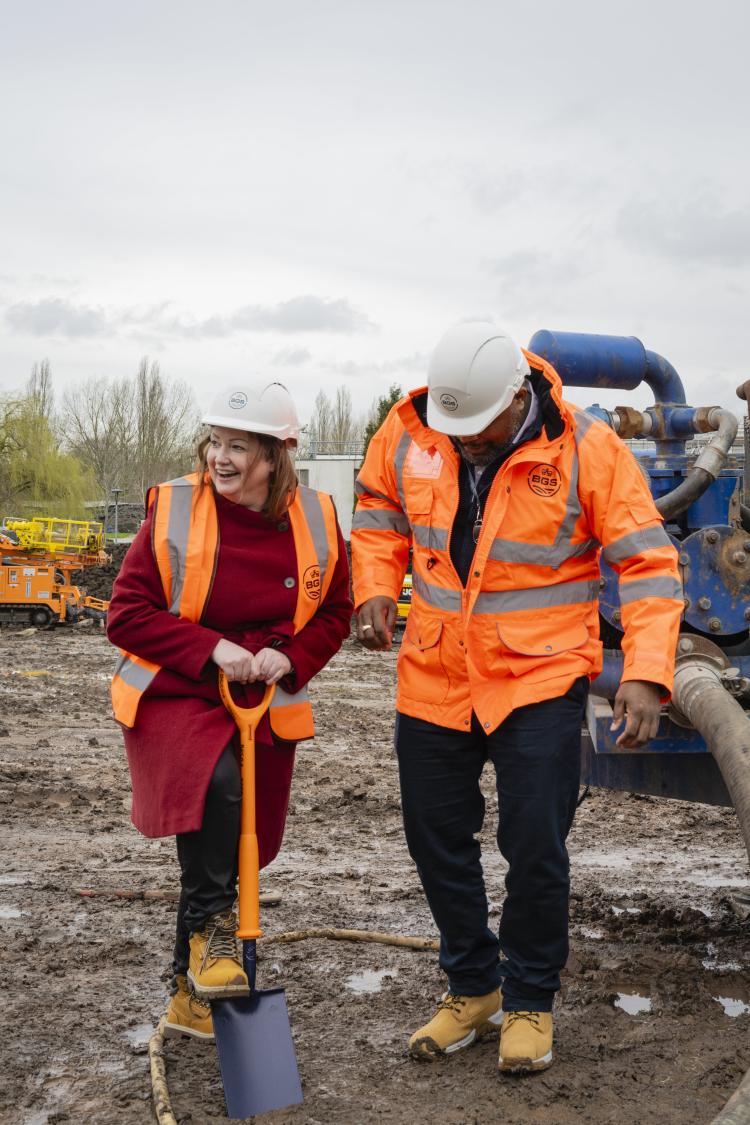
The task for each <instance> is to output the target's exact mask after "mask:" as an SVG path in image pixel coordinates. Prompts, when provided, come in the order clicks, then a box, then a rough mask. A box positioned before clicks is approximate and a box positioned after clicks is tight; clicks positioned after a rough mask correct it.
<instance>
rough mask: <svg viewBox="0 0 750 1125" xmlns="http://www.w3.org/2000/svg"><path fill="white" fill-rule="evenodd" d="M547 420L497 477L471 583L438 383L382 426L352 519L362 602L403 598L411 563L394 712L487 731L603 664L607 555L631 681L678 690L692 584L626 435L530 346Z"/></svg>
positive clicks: (454, 456) (455, 460) (401, 405)
mask: <svg viewBox="0 0 750 1125" xmlns="http://www.w3.org/2000/svg"><path fill="white" fill-rule="evenodd" d="M525 354H526V358H527V359H528V361H529V364H530V366H531V369H532V371H531V383H532V386H533V387H534V391H535V393H536V394H537V396H538V398H539V403H540V408H541V411H542V421H543V427H542V431H541V433H540V435H539V436H538V437H537V438H531V439H529V440H528V441H527V442H525V443H523V442H521V443H520V444H519V445H518V446H517V448H516V449H514V451H513V452H512V453H511V454H510V456H509V457H508V458H507V460H506V461H505V462H504V463H503V464H502V465H501V467H500V469H499V470H498V472H497V475H496V476H495V479H494V480H493V482H492V485H491V488H490V491H489V494H488V496H487V501H486V506H485V511H484V519H483V523H482V527H481V532H480V535H479V539H478V542H477V545H476V549H475V553H474V558H473V561H472V565H471V568H470V571H469V577H468V579H467V584H466V588H465V589H464V588H463V587H462V585H461V581H460V579H459V577H458V575H457V573H456V571H455V569H454V567H453V563H452V561H451V556H450V550H449V547H450V536H451V529H452V527H453V521H454V519H455V516H456V511H457V508H458V501H459V484H458V481H459V476H458V473H459V463H460V458H459V454H458V452H457V451H456V449H455V447H454V445H453V442H452V441H451V439H450V438H449V437H448V436H446V435H445V434H440V433H437V432H436V431H435V430H431V429H429V428H428V426H427V424H426V420H425V413H424V407H425V401H426V389H425V388H421V389H420V390H416V391H413V392H411V394H410V395H409V396H408V397H406V398H404V399H402V400H401V401H400V402H398V403H397V404H396V405H395V406H394V407H393V409H392V410H391V412H390V413H389V415H388V417H387V418H386V420H385V422H384V423H383V425H382V426H381V428H380V429H379V430H378V432H377V433H376V434H375V436H374V437H373V439H372V441H371V443H370V446H369V449H368V452H367V457H366V459H365V462H364V465H363V466H362V469H361V470H360V474H359V477H358V480H357V485H356V490H357V494H358V498H359V499H358V504H357V510H356V514H355V517H354V522H353V525H352V536H351V544H352V572H353V585H354V600H355V605H357V606H360V605H362V603H363V602H365V601H367V600H368V599H369V598H372V597H376V596H385V597H388V598H393V599H397V598H398V595H399V593H400V590H401V587H402V582H403V578H404V574H405V572H406V568H407V564H408V559H409V548H410V547H411V548H412V550H413V559H412V602H411V610H410V612H409V617H408V621H407V626H406V632H405V635H404V639H403V643H402V645H401V650H400V652H399V662H398V672H399V675H398V695H397V708H398V710H399V711H401V712H403V713H404V714H406V715H411V716H414V717H416V718H420V719H424V720H426V721H428V722H431V723H436V724H438V725H440V726H444V727H449V728H451V729H453V730H465V729H467V728H468V727H469V726H470V724H471V716H472V711H473V712H474V713H475V714H476V715H477V718H478V719H479V721H480V722H481V723H482V726H483V727H484V728H485V729H486V730H487V731H492V730H494V729H495V728H496V727H497V726H498V725H499V724H500V723H501V722H502V721H503V720H504V719H505V718H506V717H507V715H509V714H510V712H511V711H512V710H514V709H515V708H517V707H521V706H524V705H526V704H529V703H534V702H539V701H541V700H544V699H551V698H554V697H556V696H559V695H562V694H564V693H565V692H566V691H567V690H568V688H569V687H570V686H571V685H572V684H573V683H574V681H575V680H576V679H577V678H578V677H579V676H588V677H589V678H590V679H593V678H594V677H595V676H596V675H597V674H598V673H599V671H601V666H602V655H601V653H602V645H601V643H600V641H599V622H598V592H599V578H600V573H599V553H600V549H602V548H603V551H604V557H605V558H606V560H607V562H608V563H609V564H610V566H612V567H613V568H614V570H615V571H616V572H617V573H618V576H619V591H620V601H621V607H622V608H621V612H622V625H623V627H624V637H623V642H622V648H623V653H624V658H625V659H624V673H623V680H647V681H651V682H653V683H656V684H659V685H661V686H662V687H663V689H664V691H665V693H666V696H668V693H669V692H670V691H671V686H672V677H673V670H674V654H675V647H676V643H677V633H678V629H679V622H680V616H681V614H682V612H683V600H682V588H681V584H680V579H679V574H678V570H677V552H676V550H675V548H674V546H673V545H672V543H671V541H670V539H669V537H668V536H667V534H666V532H665V531H664V529H663V527H662V520H661V516H660V515H659V513H658V511H657V510H656V507H655V505H654V502H653V500H652V498H651V494H650V492H649V490H648V485H647V484H646V482H645V480H644V478H643V475H642V473H641V471H640V469H639V467H638V465H637V463H636V461H635V458H634V457H633V456H632V454H631V453H630V451H629V450H628V449H627V447H626V446H625V445H624V444H623V442H622V441H621V440H620V439H619V438H618V437H617V436H616V435H615V434H614V433H613V432H612V430H610V429H609V427H608V426H606V425H605V424H604V423H603V422H600V421H598V420H596V419H595V418H593V417H592V416H591V415H590V414H587V413H586V412H585V411H583V410H580V409H579V408H577V407H575V406H572V405H571V404H569V403H567V402H564V401H563V399H562V395H561V390H562V385H561V382H560V379H559V376H558V375H557V373H556V372H555V371H554V369H553V368H552V367H551V366H550V365H549V364H548V363H546V362H545V361H544V360H542V359H541V358H540V357H539V356H536V355H533V354H531V353H528V352H527V353H525Z"/></svg>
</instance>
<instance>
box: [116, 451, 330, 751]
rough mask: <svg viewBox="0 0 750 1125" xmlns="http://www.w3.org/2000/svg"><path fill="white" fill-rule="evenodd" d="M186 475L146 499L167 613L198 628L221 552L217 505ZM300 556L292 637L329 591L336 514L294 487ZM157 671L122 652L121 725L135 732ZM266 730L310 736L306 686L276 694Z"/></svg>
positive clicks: (310, 492)
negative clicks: (142, 703) (141, 703)
mask: <svg viewBox="0 0 750 1125" xmlns="http://www.w3.org/2000/svg"><path fill="white" fill-rule="evenodd" d="M199 482H200V476H199V474H198V473H190V474H188V475H187V476H184V477H180V478H178V479H177V480H172V481H168V482H167V483H166V484H160V485H157V486H156V488H154V489H151V491H150V493H149V506H151V504H153V505H154V509H155V510H154V518H153V526H152V544H153V551H154V557H155V559H156V564H157V566H158V568H159V574H160V576H161V581H162V586H163V588H164V597H165V599H166V604H167V607H168V609H169V612H170V613H173V614H174V615H175V616H176V617H182V618H185V619H187V620H188V621H193V622H198V621H200V619H201V615H202V613H203V610H204V608H205V606H206V603H207V602H208V597H209V594H210V593H211V587H212V585H213V579H214V574H215V571H216V560H217V557H218V550H219V522H218V517H217V513H216V501H215V500H214V494H213V490H212V489H211V488H210V487H205V488H203V489H199V488H198V484H199ZM288 516H289V522H290V524H291V528H292V534H293V536H294V546H295V549H296V552H297V571H298V581H297V607H296V610H295V614H294V621H293V624H294V632H295V633H298V632H299V631H300V629H302V628H303V627H304V626H305V625H306V624H307V623H308V621H310V619H311V618H312V617H313V615H314V614H315V612H316V610H317V609H318V607H319V606H320V605H321V603H322V602H323V600H324V599H325V596H326V594H327V592H328V588H329V586H330V584H331V578H332V576H333V572H334V569H335V567H336V562H337V560H338V553H339V552H338V532H337V526H336V512H335V509H334V506H333V501H332V500H331V497H330V496H327V495H326V494H325V493H324V492H317V491H315V489H312V488H306V487H305V486H304V485H299V486H298V487H297V490H296V492H295V495H294V499H293V501H292V503H291V504H290V505H289V509H288ZM159 671H160V666H159V665H158V664H154V663H152V662H151V661H149V660H143V659H142V658H141V657H140V656H136V655H134V654H133V653H131V652H125V651H122V652H121V655H120V657H119V659H118V661H117V665H116V667H115V672H114V676H113V679H112V706H113V710H114V714H115V718H116V719H117V721H118V722H120V723H122V724H123V726H126V727H133V726H135V721H136V715H137V712H138V703H139V701H140V698H141V696H142V695H143V693H144V691H145V690H146V689H147V688H148V686H149V685H150V684H151V683H152V681H153V679H154V677H155V676H156V675H157V673H158V672H159ZM270 721H271V727H272V729H273V731H274V733H275V734H277V735H278V736H279V738H283V739H286V740H288V741H290V742H298V741H300V740H302V739H305V738H312V737H313V734H314V733H315V727H314V723H313V713H312V707H311V705H310V700H309V697H308V692H307V687H306V686H305V687H304V688H302V689H301V690H300V691H298V692H296V693H295V694H294V695H292V694H290V693H289V692H286V691H284V690H283V689H282V688H280V687H278V686H277V688H276V693H275V695H274V698H273V702H272V704H271V710H270Z"/></svg>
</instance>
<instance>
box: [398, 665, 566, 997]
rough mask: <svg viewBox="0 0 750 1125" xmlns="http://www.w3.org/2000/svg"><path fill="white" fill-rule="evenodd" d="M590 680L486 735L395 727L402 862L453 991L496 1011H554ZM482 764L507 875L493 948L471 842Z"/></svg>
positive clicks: (479, 817) (404, 720)
mask: <svg viewBox="0 0 750 1125" xmlns="http://www.w3.org/2000/svg"><path fill="white" fill-rule="evenodd" d="M587 693H588V680H587V679H586V678H585V677H582V678H581V679H579V680H577V681H576V682H575V683H574V684H573V686H572V687H571V688H570V690H569V691H568V692H567V693H566V694H565V695H563V696H560V697H558V698H555V699H548V700H545V701H544V702H542V703H532V704H529V705H528V706H526V707H519V708H517V710H515V711H513V712H511V714H510V715H509V716H508V718H507V719H506V720H505V721H504V722H503V723H501V725H500V726H499V727H498V728H497V729H496V730H494V731H492V733H490V734H487V733H486V732H485V731H484V730H483V728H482V726H481V725H480V723H479V721H478V720H477V719H476V717H474V720H473V722H472V727H471V729H470V730H469V731H455V730H449V729H448V728H446V727H441V726H436V725H435V724H434V723H427V722H424V721H423V720H421V719H415V718H412V717H411V716H409V715H403V714H399V715H398V718H397V722H396V753H397V755H398V763H399V773H400V778H401V800H402V806H403V816H404V828H405V831H406V841H407V845H408V847H409V853H410V855H411V857H412V859H413V860H414V862H415V863H416V865H417V870H418V872H419V877H420V879H421V880H422V886H423V887H424V891H425V895H426V896H427V901H428V903H429V906H430V909H431V911H432V915H433V917H434V919H435V922H436V923H437V926H438V929H439V931H440V965H441V967H442V969H443V970H444V971H445V973H446V974H447V976H448V982H449V987H450V991H451V992H453V993H455V994H457V995H461V996H483V995H485V994H486V993H488V992H491V991H492V990H493V989H494V988H497V987H498V985H500V984H502V988H503V1007H504V1009H505V1011H526V1010H531V1011H538V1012H547V1011H551V1009H552V1002H553V1000H554V996H555V992H556V991H557V990H558V989H559V987H560V971H561V969H562V968H563V967H564V965H565V962H566V960H567V957H568V898H569V890H570V876H569V863H568V853H567V849H566V847H565V840H566V838H567V835H568V832H569V831H570V826H571V824H572V823H573V816H574V814H575V809H576V803H577V799H578V786H579V780H580V762H581V723H582V720H583V713H584V707H585V703H586V696H587ZM487 759H489V760H490V761H491V762H492V765H493V766H494V769H495V776H496V779H497V794H498V803H499V824H498V832H497V843H498V847H499V848H500V851H501V853H502V854H503V856H504V857H505V859H506V860H507V862H508V864H509V870H508V874H507V876H506V879H505V887H506V898H505V903H504V906H503V910H502V916H501V920H500V932H499V939H498V937H497V936H496V935H495V934H494V933H493V932H492V930H490V928H489V926H488V909H487V895H486V892H485V885H484V876H483V873H482V865H481V859H480V853H481V849H480V846H479V841H478V840H477V838H476V835H477V833H478V832H479V831H480V829H481V827H482V823H483V820H484V804H485V802H484V798H483V796H482V793H481V791H480V788H479V778H480V775H481V773H482V769H483V767H484V765H485V762H486V761H487Z"/></svg>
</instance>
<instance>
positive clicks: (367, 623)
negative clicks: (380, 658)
mask: <svg viewBox="0 0 750 1125" xmlns="http://www.w3.org/2000/svg"><path fill="white" fill-rule="evenodd" d="M395 623H396V603H395V601H394V600H393V598H385V597H382V596H379V597H377V598H369V599H368V600H367V601H366V602H362V605H361V606H360V607H359V610H358V611H357V636H358V638H359V639H360V641H361V642H362V644H363V645H364V646H365V648H371V649H372V650H373V651H374V652H382V651H383V650H384V649H389V648H390V647H391V639H392V637H393V626H394V625H395Z"/></svg>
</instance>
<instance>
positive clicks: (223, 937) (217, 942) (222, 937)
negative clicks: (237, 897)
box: [203, 914, 237, 966]
mask: <svg viewBox="0 0 750 1125" xmlns="http://www.w3.org/2000/svg"><path fill="white" fill-rule="evenodd" d="M206 930H207V936H206V947H205V950H204V952H203V965H204V966H205V964H206V962H207V961H208V959H209V958H215V959H216V960H217V961H218V960H220V959H221V958H222V957H228V958H229V960H230V961H236V960H237V938H236V936H235V932H234V930H235V926H234V917H233V916H232V915H231V914H229V915H227V914H217V915H215V916H214V917H213V918H211V919H209V921H208V923H207V925H206Z"/></svg>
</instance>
